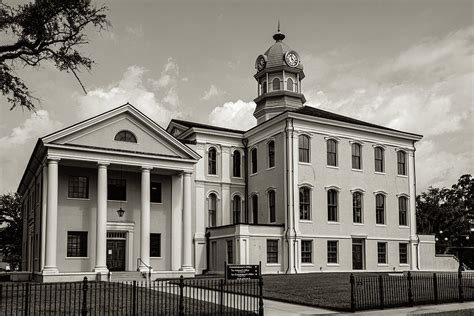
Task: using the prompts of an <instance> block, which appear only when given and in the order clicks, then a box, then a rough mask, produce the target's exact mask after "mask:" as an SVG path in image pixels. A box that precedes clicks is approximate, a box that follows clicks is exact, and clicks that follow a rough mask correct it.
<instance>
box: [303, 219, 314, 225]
mask: <svg viewBox="0 0 474 316" xmlns="http://www.w3.org/2000/svg"><path fill="white" fill-rule="evenodd" d="M300 223H307V224H312V223H313V221H312V220H310V219H300Z"/></svg>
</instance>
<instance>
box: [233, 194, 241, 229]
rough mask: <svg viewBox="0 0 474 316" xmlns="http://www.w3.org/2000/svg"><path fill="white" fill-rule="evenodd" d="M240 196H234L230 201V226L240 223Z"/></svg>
mask: <svg viewBox="0 0 474 316" xmlns="http://www.w3.org/2000/svg"><path fill="white" fill-rule="evenodd" d="M241 204H242V203H241V199H240V196H238V195H236V196H234V198H233V199H232V224H238V223H240V208H241Z"/></svg>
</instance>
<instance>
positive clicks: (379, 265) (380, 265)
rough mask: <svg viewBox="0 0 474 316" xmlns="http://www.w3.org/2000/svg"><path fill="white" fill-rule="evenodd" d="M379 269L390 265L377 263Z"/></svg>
mask: <svg viewBox="0 0 474 316" xmlns="http://www.w3.org/2000/svg"><path fill="white" fill-rule="evenodd" d="M377 266H378V267H388V263H377Z"/></svg>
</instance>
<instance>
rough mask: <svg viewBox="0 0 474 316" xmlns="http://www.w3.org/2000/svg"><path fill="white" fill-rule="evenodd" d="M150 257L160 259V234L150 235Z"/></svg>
mask: <svg viewBox="0 0 474 316" xmlns="http://www.w3.org/2000/svg"><path fill="white" fill-rule="evenodd" d="M150 257H155V258H156V257H158V258H159V257H161V234H159V233H151V234H150Z"/></svg>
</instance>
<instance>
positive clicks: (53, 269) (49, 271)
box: [41, 267, 59, 275]
mask: <svg viewBox="0 0 474 316" xmlns="http://www.w3.org/2000/svg"><path fill="white" fill-rule="evenodd" d="M41 274H43V275H55V274H59V270H58V268H57V267H44V268H43V271H42V272H41Z"/></svg>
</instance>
